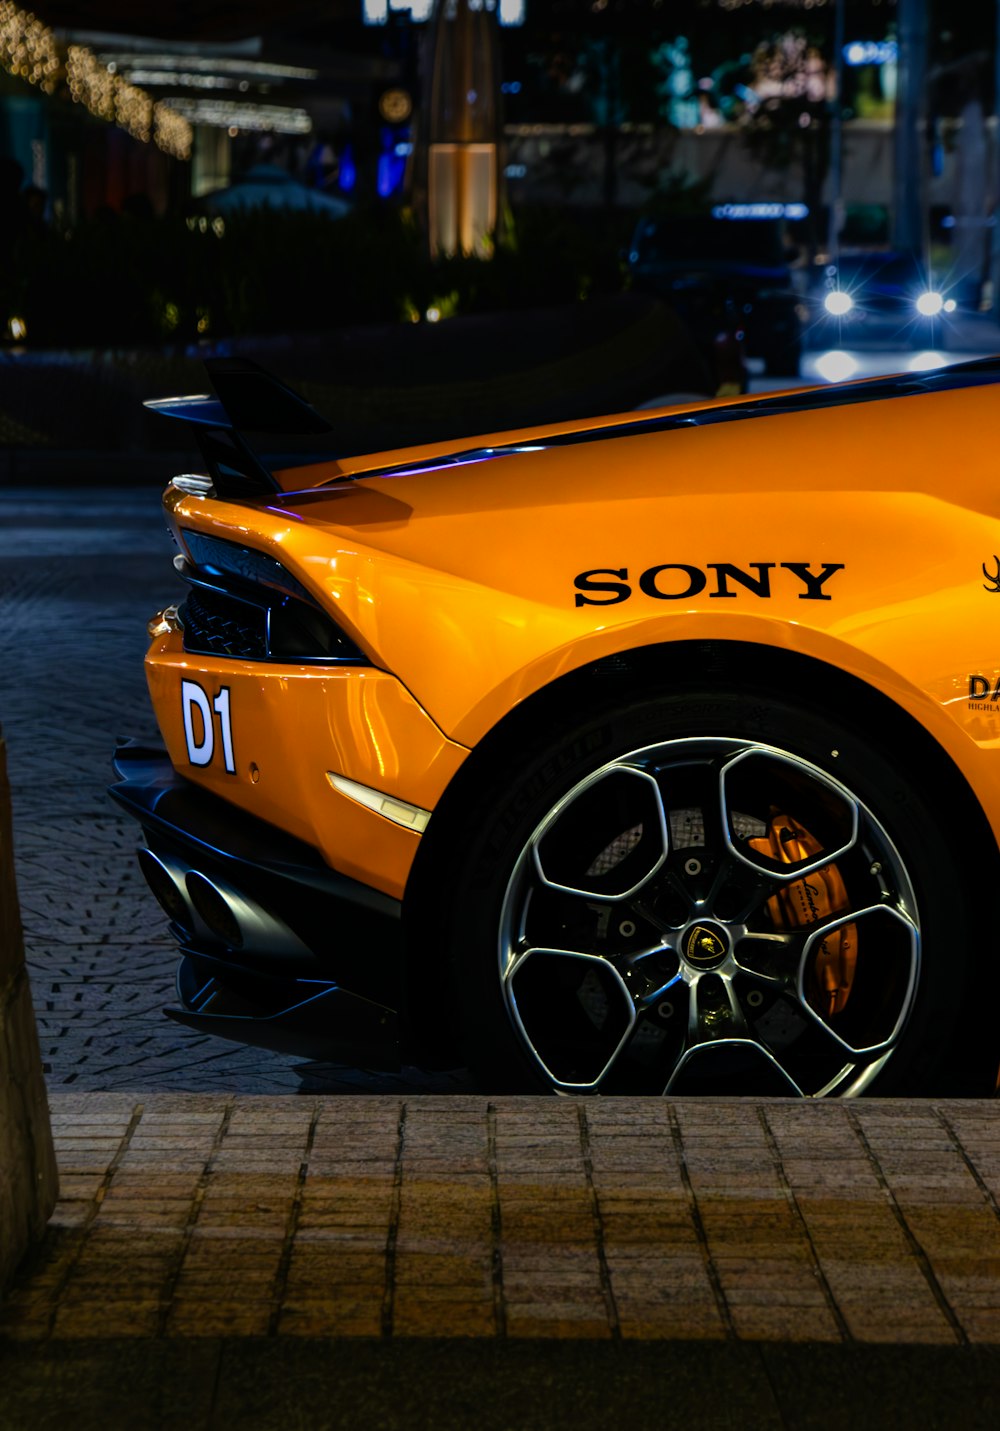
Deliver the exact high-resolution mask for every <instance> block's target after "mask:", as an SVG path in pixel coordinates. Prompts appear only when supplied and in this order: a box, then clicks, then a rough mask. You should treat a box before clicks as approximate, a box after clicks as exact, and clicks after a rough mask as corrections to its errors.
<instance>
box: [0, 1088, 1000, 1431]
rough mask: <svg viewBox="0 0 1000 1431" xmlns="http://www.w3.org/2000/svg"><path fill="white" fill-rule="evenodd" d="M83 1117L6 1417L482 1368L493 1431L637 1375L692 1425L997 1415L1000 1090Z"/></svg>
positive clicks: (394, 1419)
mask: <svg viewBox="0 0 1000 1431" xmlns="http://www.w3.org/2000/svg"><path fill="white" fill-rule="evenodd" d="M52 1106H53V1115H54V1125H55V1133H56V1140H57V1150H58V1155H59V1161H60V1169H61V1176H62V1196H61V1199H60V1202H59V1206H58V1208H57V1211H56V1214H55V1216H54V1218H53V1221H52V1224H51V1227H50V1232H49V1236H48V1241H47V1243H46V1245H45V1246H44V1247H43V1248H42V1250H41V1252H40V1253H39V1254H38V1255H37V1256H36V1257H35V1258H34V1259H33V1260H32V1262H31V1263H30V1265H28V1266H26V1267H25V1268H23V1269H22V1273H21V1276H20V1278H19V1280H18V1281H17V1283H16V1284H15V1286H14V1288H13V1289H12V1291H11V1293H10V1295H9V1297H8V1299H7V1301H6V1302H5V1303H3V1304H0V1426H2V1427H3V1428H4V1431H8V1428H10V1429H11V1431H21V1428H22V1427H24V1428H25V1431H28V1428H31V1431H35V1428H38V1427H43V1426H47V1425H49V1424H52V1425H53V1426H55V1425H56V1424H57V1420H58V1417H57V1416H56V1414H55V1412H54V1411H53V1413H52V1419H51V1421H49V1420H47V1419H46V1408H49V1409H51V1407H52V1405H53V1402H52V1398H53V1396H54V1395H57V1394H58V1388H59V1387H60V1386H61V1385H63V1386H65V1387H66V1388H67V1389H68V1390H70V1391H71V1392H72V1396H73V1398H75V1401H74V1406H75V1408H76V1410H77V1411H78V1412H79V1415H78V1416H77V1419H76V1431H80V1428H82V1427H85V1426H89V1425H90V1424H92V1423H91V1422H90V1421H89V1420H88V1419H87V1415H86V1414H85V1413H86V1411H87V1407H88V1405H89V1403H88V1400H87V1397H88V1395H90V1396H91V1397H95V1396H97V1395H98V1392H99V1391H101V1389H102V1388H103V1391H102V1392H101V1394H102V1395H105V1396H106V1395H107V1394H109V1390H108V1388H109V1386H111V1387H112V1388H113V1389H114V1395H116V1396H118V1397H119V1398H121V1397H127V1396H128V1395H130V1394H135V1395H139V1391H140V1389H141V1388H142V1387H143V1386H145V1387H146V1391H145V1392H144V1393H143V1395H144V1396H145V1400H144V1401H143V1402H142V1406H143V1407H144V1408H145V1410H144V1411H143V1412H142V1414H140V1412H139V1410H136V1408H134V1407H132V1408H131V1409H130V1410H129V1413H128V1415H127V1417H126V1419H124V1420H122V1421H121V1423H119V1422H118V1421H117V1420H115V1417H114V1414H111V1415H110V1416H109V1415H108V1414H106V1413H105V1412H103V1411H102V1412H101V1414H100V1416H97V1414H96V1413H95V1420H94V1422H93V1424H95V1425H96V1424H98V1421H100V1424H102V1425H104V1426H105V1427H114V1426H116V1425H118V1424H122V1425H126V1424H128V1425H129V1426H130V1427H131V1426H140V1425H149V1426H155V1427H160V1426H167V1425H170V1426H173V1425H175V1424H180V1422H181V1421H183V1424H184V1426H185V1428H186V1431H190V1428H192V1427H194V1426H202V1425H204V1426H206V1427H208V1426H211V1427H216V1426H218V1427H223V1426H227V1425H231V1424H234V1418H235V1417H236V1416H237V1415H239V1416H241V1417H243V1418H244V1424H254V1425H256V1424H261V1425H267V1426H270V1425H272V1424H274V1425H276V1426H277V1425H279V1424H284V1425H286V1426H289V1425H291V1426H298V1425H301V1426H302V1427H310V1428H312V1427H322V1426H338V1427H339V1426H345V1427H354V1426H360V1425H365V1426H366V1427H367V1426H369V1425H371V1426H379V1425H385V1426H393V1427H395V1426H397V1425H398V1426H401V1427H402V1426H411V1425H412V1426H423V1425H425V1424H426V1425H427V1426H430V1425H432V1424H433V1425H437V1426H451V1425H454V1426H456V1427H460V1426H466V1425H469V1424H471V1422H470V1421H469V1419H467V1418H468V1417H469V1415H470V1414H471V1413H470V1411H469V1404H470V1403H469V1401H468V1398H469V1396H471V1395H472V1392H471V1390H470V1388H471V1386H472V1385H473V1384H475V1385H477V1386H479V1387H480V1392H479V1393H477V1396H478V1397H479V1399H478V1400H477V1402H476V1404H477V1406H478V1408H479V1409H478V1410H477V1411H476V1413H475V1421H476V1422H477V1425H478V1428H479V1431H484V1428H487V1427H493V1426H497V1427H507V1426H510V1427H514V1426H517V1427H522V1426H533V1425H538V1426H540V1427H551V1426H555V1425H556V1424H558V1425H563V1424H565V1425H567V1426H574V1427H576V1428H580V1427H582V1426H584V1425H589V1424H591V1421H590V1420H589V1419H588V1415H590V1414H592V1415H593V1418H594V1420H593V1424H595V1425H596V1424H599V1423H600V1420H601V1417H602V1416H606V1415H608V1414H610V1415H615V1414H616V1413H615V1411H614V1404H613V1403H614V1398H612V1403H608V1404H605V1403H606V1402H607V1398H608V1397H609V1396H611V1387H612V1386H620V1385H625V1384H629V1385H631V1380H633V1379H634V1380H635V1381H636V1383H637V1385H638V1386H640V1387H642V1388H643V1390H642V1397H647V1398H648V1397H651V1396H653V1395H654V1391H656V1394H657V1395H659V1396H660V1397H661V1398H665V1399H664V1400H663V1401H662V1403H661V1404H662V1405H664V1406H665V1405H667V1404H668V1403H669V1404H674V1403H675V1402H676V1404H677V1405H678V1406H679V1405H680V1404H681V1402H684V1404H687V1402H686V1401H685V1398H688V1399H689V1400H690V1398H692V1397H693V1398H694V1402H693V1403H692V1404H696V1405H697V1406H699V1407H700V1408H701V1411H702V1413H703V1415H702V1418H701V1419H700V1420H699V1419H697V1418H696V1419H695V1420H694V1421H693V1422H691V1424H694V1425H705V1426H716V1425H718V1426H728V1425H730V1424H732V1425H733V1426H736V1425H740V1426H742V1427H747V1426H749V1427H753V1426H757V1425H760V1426H772V1425H774V1426H776V1427H777V1426H783V1427H786V1428H787V1427H789V1426H830V1427H833V1426H840V1425H845V1426H846V1425H848V1424H851V1425H852V1426H854V1427H855V1428H856V1426H857V1425H858V1424H871V1425H878V1424H880V1423H879V1422H878V1421H877V1420H875V1421H866V1420H865V1419H864V1416H862V1419H861V1421H860V1422H859V1421H858V1420H857V1417H858V1415H860V1414H861V1413H862V1412H863V1410H864V1407H866V1406H867V1407H868V1408H869V1410H871V1409H872V1408H873V1407H875V1406H876V1405H879V1404H881V1401H880V1398H881V1399H882V1400H884V1398H885V1397H886V1396H887V1395H888V1394H889V1390H890V1389H891V1388H893V1387H894V1388H895V1391H894V1392H893V1395H895V1396H897V1397H898V1396H899V1395H903V1396H904V1397H905V1396H907V1395H909V1396H910V1397H911V1398H912V1397H913V1396H917V1397H918V1400H919V1401H920V1405H921V1406H922V1407H923V1408H924V1411H923V1414H922V1419H920V1420H919V1422H918V1424H920V1425H921V1427H924V1426H933V1425H937V1424H941V1425H942V1426H943V1425H946V1424H949V1422H948V1420H947V1416H948V1414H951V1415H952V1416H954V1417H957V1419H958V1420H959V1421H961V1422H962V1423H963V1425H966V1426H973V1425H975V1426H978V1425H983V1426H990V1427H993V1426H995V1425H997V1424H1000V1206H998V1199H1000V1109H998V1106H997V1104H996V1103H992V1102H967V1103H958V1102H947V1103H890V1102H879V1101H876V1100H872V1101H862V1102H856V1103H851V1104H848V1103H842V1102H841V1103H830V1104H822V1103H801V1102H793V1101H788V1102H786V1101H783V1100H776V1101H769V1102H757V1101H755V1100H736V1101H728V1102H725V1103H723V1102H713V1101H700V1100H689V1101H681V1102H676V1103H671V1102H666V1101H662V1100H652V1099H651V1100H639V1101H629V1102H625V1101H624V1100H614V1099H608V1100H599V1099H595V1100H573V1101H570V1100H566V1101H562V1100H547V1099H530V1098H503V1099H495V1100H487V1099H486V1098H481V1097H451V1098H438V1097H425V1098H402V1099H400V1098H394V1097H384V1096H375V1097H367V1098H353V1097H347V1098H338V1097H330V1098H311V1097H298V1098H295V1097H239V1096H237V1097H224V1096H218V1095H212V1094H205V1095H201V1094H195V1095H165V1094H155V1095H152V1096H148V1097H144V1098H142V1100H141V1101H139V1099H138V1098H137V1097H136V1096H134V1095H126V1094H113V1093H112V1094H102V1093H64V1092H60V1093H58V1094H56V1095H55V1096H54V1097H53V1100H52ZM890 1354H891V1355H890ZM290 1366H291V1367H292V1368H295V1367H298V1368H299V1371H300V1372H301V1373H302V1376H301V1379H300V1380H298V1381H297V1380H296V1377H295V1375H292V1376H291V1379H289V1376H290V1373H289V1370H288V1368H289V1367H290ZM130 1367H132V1368H136V1371H135V1375H134V1379H133V1377H132V1374H131V1373H128V1374H125V1369H127V1368H130ZM268 1368H270V1371H268V1370H267V1369H268ZM435 1368H436V1370H435ZM782 1368H784V1370H782ZM306 1369H308V1370H306ZM696 1369H698V1370H697V1374H696ZM102 1377H103V1378H104V1380H102ZM123 1377H124V1379H123ZM397 1377H403V1378H404V1379H405V1382H406V1385H407V1386H408V1387H409V1390H408V1391H405V1388H400V1387H398V1386H397V1387H396V1392H395V1393H392V1394H390V1393H391V1388H392V1387H393V1386H394V1385H395V1381H394V1378H397ZM109 1378H110V1380H109ZM255 1378H257V1381H256V1382H255ZM470 1378H471V1381H470ZM824 1378H826V1381H827V1382H828V1383H829V1386H828V1388H827V1390H826V1391H825V1392H824V1393H823V1395H822V1396H817V1395H816V1394H815V1393H814V1391H813V1389H812V1388H813V1385H814V1383H815V1385H817V1386H819V1387H822V1386H823V1384H824ZM623 1379H624V1380H623ZM329 1383H332V1385H331V1384H329ZM254 1385H257V1386H258V1391H259V1392H260V1395H259V1396H258V1394H257V1393H256V1392H253V1390H252V1388H253V1386H254ZM490 1386H492V1387H493V1391H492V1392H490V1391H489V1387H490ZM164 1387H169V1388H170V1395H169V1396H168V1397H167V1399H166V1401H164V1400H163V1394H164ZM321 1387H326V1390H325V1391H323V1390H321ZM420 1387H423V1391H422V1392H420V1393H419V1396H423V1397H424V1401H420V1399H419V1396H418V1389H419V1388H420ZM531 1387H534V1388H535V1390H534V1392H531V1393H530V1394H529V1388H531ZM276 1388H277V1389H276ZM333 1388H339V1391H338V1393H337V1395H336V1396H334V1395H333ZM345 1388H347V1390H346V1391H345ZM351 1388H353V1390H351ZM463 1388H464V1390H463ZM559 1388H562V1390H559ZM685 1388H686V1390H685ZM783 1388H784V1389H783ZM807 1388H808V1393H809V1394H808V1395H807V1394H806V1392H807ZM88 1389H89V1390H88ZM404 1392H405V1394H404ZM722 1392H725V1396H724V1398H723V1402H722V1407H723V1409H722V1410H718V1406H719V1397H720V1395H721V1394H722ZM616 1394H617V1393H616ZM636 1394H638V1393H636ZM955 1394H960V1395H961V1398H962V1407H961V1408H958V1407H956V1406H954V1405H952V1406H951V1412H950V1413H949V1412H948V1405H949V1404H950V1403H949V1401H948V1398H949V1397H952V1398H953V1397H954V1395H955ZM630 1395H631V1393H630ZM157 1397H159V1399H157ZM331 1397H333V1400H332V1401H331V1399H330V1398H331ZM345 1397H346V1398H347V1399H346V1400H345ZM456 1397H457V1398H458V1401H457V1402H456V1400H455V1398H456ZM463 1397H464V1398H465V1400H463V1399H462V1398H463ZM498 1397H499V1400H498V1399H497V1398H498ZM511 1397H513V1398H514V1400H513V1401H512V1400H511V1399H510V1398H511ZM872 1397H875V1400H874V1401H873V1400H872ZM191 1398H194V1400H193V1401H192V1399H191ZM241 1398H243V1400H242V1401H241ZM282 1398H284V1399H283V1400H282ZM303 1398H304V1399H303ZM310 1398H312V1401H310ZM351 1398H353V1400H352V1399H351ZM415 1398H417V1399H415ZM427 1398H430V1400H429V1401H428V1400H427ZM519 1398H520V1400H519ZM539 1398H540V1399H539ZM553 1398H555V1401H556V1402H558V1408H559V1409H558V1413H557V1411H556V1409H554V1404H553ZM581 1398H582V1400H581ZM678 1398H679V1401H678ZM831 1398H832V1399H831ZM852 1398H853V1401H852ZM859 1398H860V1399H859ZM935 1398H937V1401H935ZM942 1398H944V1399H943V1400H942ZM640 1399H641V1398H640ZM854 1401H857V1403H858V1404H857V1405H856V1406H855V1405H854V1404H853V1403H854ZM250 1402H252V1403H253V1405H252V1406H251V1405H249V1403H250ZM938 1402H940V1406H938V1410H939V1411H940V1414H941V1416H942V1417H943V1418H944V1419H942V1420H940V1421H939V1420H938V1419H937V1416H938V1411H936V1410H935V1409H934V1408H935V1406H937V1405H938ZM522 1403H523V1404H522ZM103 1404H104V1403H103V1402H102V1405H103ZM124 1404H125V1403H123V1405H124ZM431 1404H433V1405H434V1406H435V1407H436V1410H435V1411H434V1415H433V1416H432V1415H431V1414H430V1412H426V1415H425V1414H424V1413H420V1414H419V1415H418V1414H417V1412H418V1411H419V1407H420V1406H424V1407H425V1409H426V1406H428V1405H431ZM617 1404H618V1410H619V1412H620V1410H621V1404H620V1402H619V1403H617ZM651 1404H655V1397H654V1402H653V1403H651ZM95 1405H96V1403H95ZM308 1405H313V1407H314V1412H313V1413H312V1419H310V1415H309V1414H307V1412H306V1411H304V1410H303V1409H302V1408H303V1407H304V1406H308ZM334 1405H335V1406H336V1408H337V1409H336V1410H334V1409H332V1408H333V1407H334ZM543 1405H544V1406H547V1407H548V1410H547V1411H546V1412H545V1414H544V1416H543V1415H542V1407H543ZM797 1406H798V1408H799V1409H798V1411H797V1410H796V1407H797ZM289 1407H295V1408H298V1409H297V1410H296V1411H295V1413H294V1415H293V1417H292V1419H291V1420H289V1419H288V1416H289V1414H290V1413H289ZM463 1407H464V1410H463V1409H462V1408H463ZM713 1407H714V1408H716V1409H715V1410H712V1411H711V1414H710V1415H709V1411H708V1408H713ZM81 1408H82V1409H81ZM185 1408H186V1409H185ZM268 1408H271V1410H270V1411H268ZM282 1408H283V1409H282ZM365 1408H367V1409H365ZM532 1408H534V1409H532ZM573 1408H575V1410H574V1409H573ZM588 1408H589V1411H588ZM602 1408H603V1409H602ZM727 1408H728V1409H727ZM279 1410H280V1412H281V1414H280V1416H279V1414H278V1413H279ZM254 1411H255V1412H256V1413H258V1414H260V1415H263V1417H264V1419H263V1420H260V1421H258V1420H256V1419H253V1418H252V1417H251V1420H250V1421H249V1422H246V1417H247V1416H248V1415H251V1413H252V1412H254ZM363 1411H364V1415H362V1412H363ZM182 1412H183V1415H182ZM737 1412H739V1414H738V1415H737ZM5 1413H6V1417H7V1419H5ZM272 1413H273V1415H274V1420H273V1421H272V1420H270V1419H268V1417H269V1416H270V1415H271V1414H272ZM124 1414H125V1413H124V1412H123V1415H124ZM650 1414H651V1415H652V1414H653V1413H652V1411H651V1412H650ZM730 1414H732V1416H733V1417H734V1418H735V1419H733V1420H732V1421H730V1420H729V1419H727V1418H728V1417H729V1416H730ZM838 1416H843V1417H844V1418H845V1419H843V1420H840V1419H837V1418H838ZM144 1417H145V1419H144ZM300 1417H301V1419H299V1418H300ZM564 1417H565V1418H568V1419H565V1420H564V1419H563V1418H564ZM706 1417H707V1419H706ZM817 1417H818V1418H819V1419H817ZM463 1418H464V1419H463ZM532 1418H534V1419H532ZM553 1418H555V1419H553ZM824 1418H825V1419H824ZM627 1419H630V1423H631V1425H632V1426H642V1425H644V1424H647V1423H645V1422H643V1421H642V1420H641V1419H640V1420H635V1419H634V1418H627ZM648 1424H654V1423H653V1422H649V1423H648ZM655 1424H661V1423H660V1422H659V1421H657V1422H656V1423H655Z"/></svg>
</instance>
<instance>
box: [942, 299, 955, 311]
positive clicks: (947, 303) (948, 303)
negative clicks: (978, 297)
mask: <svg viewBox="0 0 1000 1431" xmlns="http://www.w3.org/2000/svg"><path fill="white" fill-rule="evenodd" d="M957 307H958V304H957V303H956V302H955V300H954V298H946V299H945V300H944V311H945V312H946V313H954V311H955V309H956V308H957Z"/></svg>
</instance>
